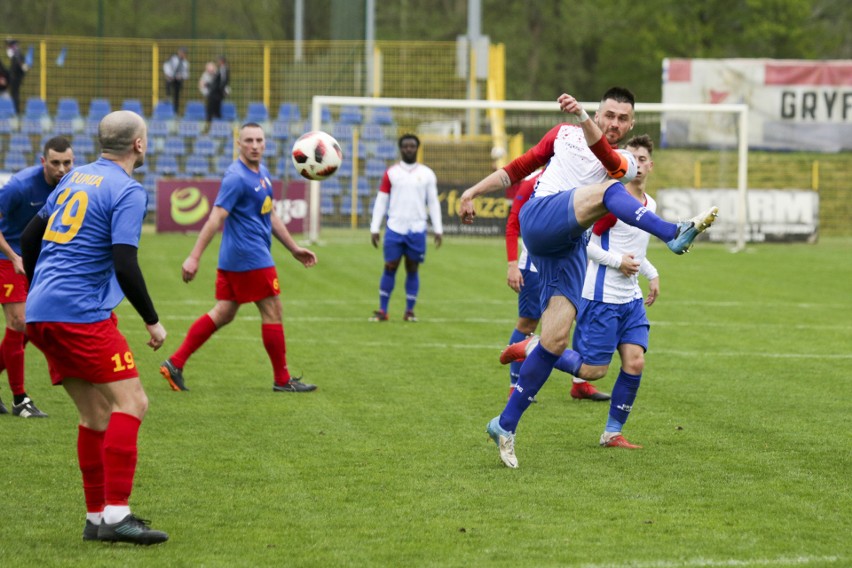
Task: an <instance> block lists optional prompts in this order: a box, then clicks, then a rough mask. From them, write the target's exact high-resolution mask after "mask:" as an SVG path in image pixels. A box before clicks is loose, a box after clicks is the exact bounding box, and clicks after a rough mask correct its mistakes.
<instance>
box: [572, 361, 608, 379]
mask: <svg viewBox="0 0 852 568" xmlns="http://www.w3.org/2000/svg"><path fill="white" fill-rule="evenodd" d="M607 371H609V365H586V364H583V366H582V367H580V376H579V378H581V379H584V380H586V381H596V380H598V379H602V378H604V377H605V376H606V373H607Z"/></svg>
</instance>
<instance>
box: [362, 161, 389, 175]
mask: <svg viewBox="0 0 852 568" xmlns="http://www.w3.org/2000/svg"><path fill="white" fill-rule="evenodd" d="M387 169H388V167H387V164H386V163H385V162H384V160H379V159H376V158H370V159H369V160H367V165H366V167H365V168H364V173H365V174H367V177H368V178H369V179H378V178H381V177H382V176H384V175H385V171H387Z"/></svg>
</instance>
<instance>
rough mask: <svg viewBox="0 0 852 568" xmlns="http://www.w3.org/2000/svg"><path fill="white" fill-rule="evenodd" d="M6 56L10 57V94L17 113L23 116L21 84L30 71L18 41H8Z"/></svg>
mask: <svg viewBox="0 0 852 568" xmlns="http://www.w3.org/2000/svg"><path fill="white" fill-rule="evenodd" d="M6 55H8V56H9V60H10V64H9V94H10V95H11V97H12V103H13V104H14V106H15V113H16V114H18V115H20V114H21V83H23V82H24V76H25V75H26V74H27V71H29V69H30V68H29V67H28V66H27V63H26V60H25V59H24V54H23V52H21V46H20V44H19V43H18V40H16V39H7V40H6Z"/></svg>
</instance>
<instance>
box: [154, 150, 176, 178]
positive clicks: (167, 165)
mask: <svg viewBox="0 0 852 568" xmlns="http://www.w3.org/2000/svg"><path fill="white" fill-rule="evenodd" d="M154 172H155V173H157V174H159V175H162V176H176V175H178V173H179V172H180V167H179V166H178V161H177V158H176V157H175V156H174V155H168V154H164V155H162V156H159V157H158V158H157V163H156V164H155V165H154Z"/></svg>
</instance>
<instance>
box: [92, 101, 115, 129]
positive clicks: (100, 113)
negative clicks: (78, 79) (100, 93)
mask: <svg viewBox="0 0 852 568" xmlns="http://www.w3.org/2000/svg"><path fill="white" fill-rule="evenodd" d="M110 112H112V105H110V102H109V101H108V100H107V99H92V100H91V101H89V113H88V114H87V115H86V120H87V121H88V122H91V121H94V122H95V123H98V122H100V121H101V119H102V118H103V117H105V116H106V115H108V114H109V113H110Z"/></svg>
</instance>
